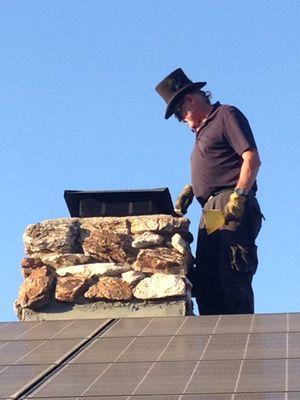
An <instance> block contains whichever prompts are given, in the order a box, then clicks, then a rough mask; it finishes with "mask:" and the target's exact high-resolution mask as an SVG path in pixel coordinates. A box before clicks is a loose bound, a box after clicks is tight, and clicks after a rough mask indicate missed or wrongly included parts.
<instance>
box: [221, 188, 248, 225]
mask: <svg viewBox="0 0 300 400" xmlns="http://www.w3.org/2000/svg"><path fill="white" fill-rule="evenodd" d="M245 202H246V197H245V196H239V195H238V194H236V193H232V194H231V195H230V197H229V201H228V203H227V204H226V206H225V220H226V221H230V220H239V219H241V218H242V216H243V214H244V211H245Z"/></svg>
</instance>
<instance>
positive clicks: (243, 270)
mask: <svg viewBox="0 0 300 400" xmlns="http://www.w3.org/2000/svg"><path fill="white" fill-rule="evenodd" d="M205 85H206V82H192V81H191V80H190V79H189V78H188V77H187V76H186V75H185V73H184V72H183V71H182V69H181V68H178V69H176V70H175V71H173V72H172V73H171V74H169V75H168V76H167V77H166V78H165V79H163V80H162V81H161V82H160V83H159V84H158V85H157V87H156V91H157V92H158V93H159V94H160V95H161V96H162V98H163V99H164V100H165V101H166V103H167V109H166V113H165V118H166V119H167V118H169V117H170V116H171V115H173V114H174V115H175V117H176V118H177V119H178V121H182V122H184V123H186V124H187V125H188V126H189V128H190V129H191V130H192V131H193V132H194V134H195V146H194V149H193V151H192V154H191V178H192V179H191V180H192V185H188V186H186V187H185V188H184V190H183V192H182V193H181V195H180V196H179V198H178V199H177V201H176V206H175V211H176V212H177V213H178V214H179V215H184V214H185V213H186V211H187V208H188V206H189V205H190V203H191V201H192V199H193V195H195V197H196V198H197V200H198V201H199V203H200V204H201V206H202V207H203V214H202V217H201V220H200V226H199V233H198V241H197V250H196V268H195V270H194V271H190V273H189V274H190V275H189V276H190V278H191V280H192V283H193V285H194V292H195V295H196V300H197V304H198V308H199V312H200V314H201V315H211V314H245V313H247V314H253V313H254V296H253V291H252V277H253V275H254V273H255V272H256V268H257V263H258V260H257V248H256V245H255V239H256V237H257V235H258V232H259V230H260V227H261V220H262V214H261V211H260V207H259V204H258V202H257V200H256V197H255V194H256V191H257V185H256V176H257V172H258V170H259V167H260V159H259V154H258V151H257V147H256V144H255V140H254V137H253V134H252V131H251V128H250V126H249V123H248V121H247V119H246V117H245V116H244V115H243V114H242V113H241V111H239V110H238V109H237V108H235V107H233V106H229V105H221V104H220V103H219V102H217V103H215V104H211V103H210V99H209V94H208V93H207V92H204V91H202V90H201V89H202V88H203V87H204V86H205ZM209 210H220V211H222V212H221V213H220V214H221V215H223V216H224V221H223V222H222V223H221V226H219V228H218V229H216V230H213V231H212V230H210V228H209V224H208V217H205V216H207V215H208V214H209ZM213 213H214V211H213V212H210V215H212V214H213ZM215 215H216V214H215Z"/></svg>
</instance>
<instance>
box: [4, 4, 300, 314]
mask: <svg viewBox="0 0 300 400" xmlns="http://www.w3.org/2000/svg"><path fill="white" fill-rule="evenodd" d="M299 20H300V2H299V1H298V0H287V1H281V0H252V1H248V2H246V1H240V0H205V1H204V0H190V1H188V0H187V1H178V0H172V1H171V0H170V1H165V0H147V1H142V0H126V1H125V0H119V1H116V0H109V1H104V0H103V1H101V0H98V1H96V0H94V1H92V0H82V1H78V0H77V1H75V0H69V1H67V0H39V1H31V0H26V1H19V0H1V2H0V52H1V53H0V54H1V63H0V68H1V72H0V127H1V146H0V162H1V174H2V179H1V210H2V218H1V224H0V237H1V277H0V282H1V283H0V285H1V290H0V320H1V321H6V320H15V319H16V317H15V314H14V312H13V309H12V303H13V301H14V299H15V298H16V297H17V294H18V290H19V286H20V284H21V282H22V277H21V273H20V261H21V258H22V256H23V243H22V234H23V232H24V229H25V227H26V226H27V225H28V224H30V223H36V222H39V221H42V220H45V219H52V218H58V217H64V216H68V211H67V208H66V206H65V203H64V200H63V191H64V189H81V190H105V189H134V188H157V187H165V186H168V187H169V188H170V191H171V194H172V197H173V199H174V200H175V199H176V196H177V194H178V193H179V191H180V190H181V188H182V186H183V185H185V184H186V183H188V182H189V180H190V178H189V176H190V171H189V157H190V153H191V149H192V146H193V134H192V133H191V132H190V131H189V130H188V129H187V127H185V126H181V125H180V124H178V123H177V122H176V121H175V120H171V119H170V120H168V121H166V120H164V118H163V114H164V111H165V105H164V103H163V101H162V99H161V98H160V97H159V96H158V95H157V94H156V92H155V91H154V87H155V86H156V84H157V83H158V82H159V81H160V80H161V79H162V78H164V77H165V76H166V75H167V74H168V73H169V72H171V71H172V70H174V69H175V68H177V67H182V68H183V69H184V70H185V72H186V73H187V74H188V76H189V77H190V78H191V79H193V80H200V81H201V80H204V81H207V82H208V85H207V89H208V90H210V91H211V92H212V94H213V100H214V101H217V100H219V101H220V102H222V103H225V104H226V103H227V104H233V105H235V106H237V107H239V108H240V109H241V110H242V111H243V112H244V113H245V114H246V116H247V117H248V119H249V121H250V123H251V126H252V129H253V132H254V134H255V137H256V141H257V144H258V147H259V151H260V155H261V159H262V167H261V170H260V172H259V179H258V183H259V193H258V198H259V200H260V203H261V206H262V209H263V212H264V214H265V217H266V221H265V223H264V226H263V229H262V231H261V234H260V236H259V240H258V245H259V257H260V266H259V269H258V272H257V274H256V275H255V278H254V288H255V294H256V312H259V313H261V312H288V311H300V295H299V284H300V261H299V252H298V250H299V247H300V245H299V239H298V236H299V221H300V206H299V202H298V191H299V186H300V182H299V165H298V162H299V144H300V143H299V134H300V132H299V126H300V113H299V100H300V94H299V93H300V85H299V83H300V77H299V64H300V62H299V61H300V51H299V50H300V48H299V47H300V41H299ZM199 216H200V206H199V205H198V204H196V202H194V203H193V205H192V207H191V209H190V211H189V213H188V217H189V218H190V219H191V221H192V225H191V230H192V232H193V233H194V235H195V236H196V233H197V224H198V220H199ZM298 246H299V247H298Z"/></svg>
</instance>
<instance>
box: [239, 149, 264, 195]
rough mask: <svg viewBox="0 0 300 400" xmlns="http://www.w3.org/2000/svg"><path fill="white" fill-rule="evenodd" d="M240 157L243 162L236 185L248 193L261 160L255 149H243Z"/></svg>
mask: <svg viewBox="0 0 300 400" xmlns="http://www.w3.org/2000/svg"><path fill="white" fill-rule="evenodd" d="M242 158H243V164H242V167H241V172H240V176H239V180H238V182H237V184H236V187H237V188H241V189H245V191H246V193H248V192H249V191H250V189H251V188H252V186H253V183H254V181H255V179H256V176H257V173H258V170H259V167H260V165H261V162H260V158H259V154H258V151H257V150H256V149H249V150H246V151H244V153H243V154H242Z"/></svg>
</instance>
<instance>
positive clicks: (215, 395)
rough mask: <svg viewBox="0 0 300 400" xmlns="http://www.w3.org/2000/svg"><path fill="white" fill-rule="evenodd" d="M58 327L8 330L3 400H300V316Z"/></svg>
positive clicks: (1, 351)
mask: <svg viewBox="0 0 300 400" xmlns="http://www.w3.org/2000/svg"><path fill="white" fill-rule="evenodd" d="M49 322H50V321H48V322H47V323H49ZM51 323H52V324H53V325H51V327H52V332H51V333H52V336H51V337H50V336H49V335H48V337H47V338H45V331H43V328H42V325H43V324H46V322H43V323H38V322H37V323H31V325H28V329H27V330H26V329H23V331H22V328H21V327H20V326H19V325H18V324H19V323H10V324H16V331H17V333H18V334H17V335H13V334H12V336H13V337H14V339H13V340H9V338H7V336H5V335H7V333H8V331H7V329H8V330H9V331H10V332H11V333H12V331H13V329H12V327H11V326H10V327H8V326H6V327H2V329H1V326H0V335H1V331H2V334H3V333H5V330H6V334H5V335H4V337H5V339H3V340H2V339H1V336H0V339H1V340H2V342H1V343H0V360H2V359H6V360H7V364H6V365H2V366H0V387H1V389H0V394H1V395H0V398H18V399H28V400H29V399H44V400H45V399H53V400H54V399H56V400H59V399H60V400H62V399H69V400H71V399H72V400H75V399H77V400H79V399H80V400H81V399H86V400H87V399H89V400H91V399H98V400H101V399H103V400H104V399H105V400H125V399H126V400H141V399H143V400H150V399H151V400H158V399H159V400H164V399H165V400H175V399H176V400H204V399H205V400H296V399H297V400H299V399H300V314H298V313H295V314H265V315H263V314H261V315H235V316H232V315H224V316H207V317H206V316H204V317H170V318H140V319H136V318H134V319H130V318H129V319H119V320H111V321H102V322H100V320H98V321H97V320H85V321H84V323H82V321H80V320H79V321H73V330H72V325H71V326H68V325H64V324H68V323H70V321H56V322H55V321H51ZM56 323H57V330H56V331H55V329H54V326H55V325H56ZM34 324H36V326H34ZM76 324H77V328H78V332H79V331H80V329H81V331H80V333H78V334H77V335H76V333H74V330H75V329H74V328H75V326H76ZM97 324H98V325H97ZM84 325H85V327H84ZM44 327H45V326H44ZM49 327H50V325H49ZM97 329H98V330H97ZM83 331H84V332H83ZM30 332H31V333H30ZM34 332H35V334H34ZM38 332H40V333H39V334H37V333H38ZM43 332H44V333H43ZM49 332H50V328H49ZM55 332H56V333H55ZM63 332H65V333H64V335H62V334H63ZM67 332H68V333H67ZM91 332H93V333H91ZM31 334H32V335H33V336H32V337H31V338H30V335H31ZM20 335H21V336H20ZM39 335H40V336H39ZM43 335H44V337H42V336H43ZM38 336H39V337H38ZM68 336H69V337H68ZM24 337H25V338H26V339H24ZM18 338H19V339H18ZM1 344H2V347H1ZM51 344H52V345H53V351H52V352H51ZM5 348H6V350H5ZM38 349H40V353H39V351H38ZM8 350H9V351H8ZM26 351H27V353H26ZM43 359H44V360H45V361H44V364H43V363H42V360H43ZM22 360H23V361H22ZM4 364H5V363H4ZM53 365H54V366H55V368H54V367H53ZM50 367H52V370H51V373H50V369H49V368H50ZM53 368H54V369H53ZM42 375H43V376H44V379H42V380H40V381H39V378H40V377H41V376H42ZM7 382H13V383H9V384H8V386H9V388H10V389H9V390H10V392H9V391H8V390H6V391H5V389H2V388H3V387H4V386H3V385H4V383H6V384H7ZM15 382H17V383H18V384H16V383H15ZM21 386H22V390H23V391H22V392H21V390H20V389H19V388H20V387H21ZM20 393H23V396H21V395H20Z"/></svg>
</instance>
